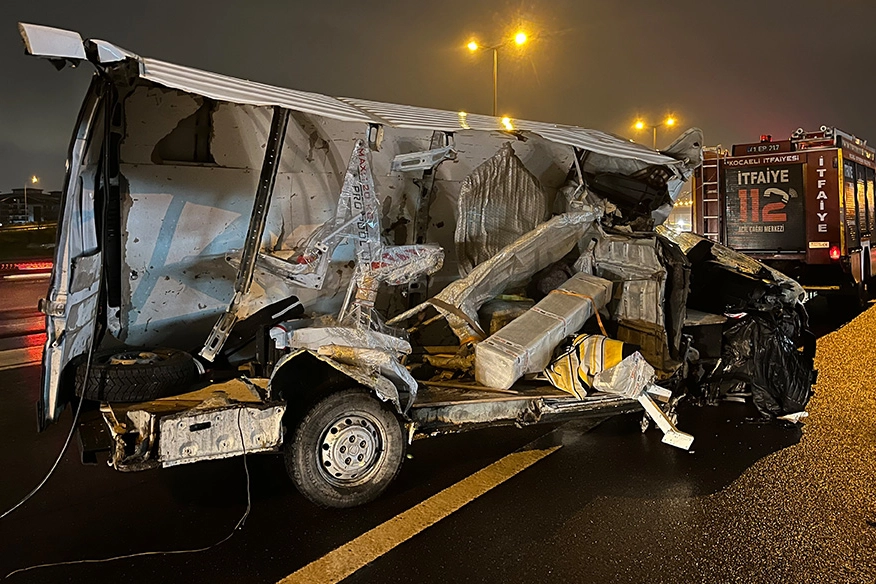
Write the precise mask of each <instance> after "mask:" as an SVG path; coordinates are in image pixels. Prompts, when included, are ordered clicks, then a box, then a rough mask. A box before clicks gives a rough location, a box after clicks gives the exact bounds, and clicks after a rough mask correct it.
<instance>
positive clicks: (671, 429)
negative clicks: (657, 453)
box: [638, 393, 694, 450]
mask: <svg viewBox="0 0 876 584" xmlns="http://www.w3.org/2000/svg"><path fill="white" fill-rule="evenodd" d="M638 401H639V403H640V404H642V407H643V408H645V412H646V413H647V414H648V416H649V417H650V418H651V419H652V420H654V423H656V424H657V427H659V428H660V430H661V431H662V432H663V443H664V444H669V445H670V446H675V447H676V448H681V449H682V450H690V447H691V446H692V445H693V441H694V437H693V436H691V435H690V434H686V433H684V432H681V431H679V430H678V428H676V427H675V424H674V423H673V422H672V420H670V419H669V417H668V416H667V415H666V413H665V412H664V411H663V410H661V409H660V406H658V405H657V404H656V403H654V400H652V399H651V398H650V397H649V396H648V394H647V393H643V394H642V395H640V396H639V397H638Z"/></svg>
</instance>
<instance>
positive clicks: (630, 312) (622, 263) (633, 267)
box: [593, 235, 666, 325]
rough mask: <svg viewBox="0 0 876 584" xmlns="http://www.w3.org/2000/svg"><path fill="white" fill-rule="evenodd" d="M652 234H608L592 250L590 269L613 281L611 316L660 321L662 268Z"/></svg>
mask: <svg viewBox="0 0 876 584" xmlns="http://www.w3.org/2000/svg"><path fill="white" fill-rule="evenodd" d="M658 246H659V243H658V242H657V239H656V238H654V237H648V238H635V237H628V236H617V235H608V236H605V237H603V238H602V239H600V240H599V242H598V243H597V244H596V247H595V248H594V250H593V258H594V259H593V262H594V273H595V274H596V275H597V276H599V277H601V278H605V279H607V280H611V281H612V282H615V283H616V284H617V287H616V292H615V297H616V298H617V301H616V303H612V306H611V310H612V316H613V317H614V319H615V320H621V319H628V320H644V321H647V322H653V323H656V324H661V325H662V324H663V323H664V310H663V303H664V296H665V291H666V270H665V269H664V267H663V264H662V263H661V261H660V257H659V255H658Z"/></svg>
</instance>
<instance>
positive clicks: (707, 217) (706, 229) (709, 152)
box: [699, 146, 724, 242]
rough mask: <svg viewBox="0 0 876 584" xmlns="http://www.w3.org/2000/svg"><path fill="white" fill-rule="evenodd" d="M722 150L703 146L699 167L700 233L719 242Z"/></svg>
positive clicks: (720, 231) (721, 237)
mask: <svg viewBox="0 0 876 584" xmlns="http://www.w3.org/2000/svg"><path fill="white" fill-rule="evenodd" d="M722 154H723V151H722V149H721V147H720V146H716V147H712V148H703V165H702V167H701V173H702V174H701V175H700V179H701V180H700V188H701V189H702V193H701V195H700V197H701V198H700V201H701V205H700V209H699V212H700V217H701V218H702V219H701V221H702V225H701V226H700V233H702V235H703V236H704V237H706V238H708V239H711V240H713V241H717V242H721V241H722V240H723V235H724V234H723V229H724V226H723V220H722V217H721V216H722V206H723V201H722V200H721V192H720V189H719V186H720V185H719V182H720V171H719V160H720V159H721V156H722Z"/></svg>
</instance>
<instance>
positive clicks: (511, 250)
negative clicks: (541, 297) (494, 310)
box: [387, 207, 600, 343]
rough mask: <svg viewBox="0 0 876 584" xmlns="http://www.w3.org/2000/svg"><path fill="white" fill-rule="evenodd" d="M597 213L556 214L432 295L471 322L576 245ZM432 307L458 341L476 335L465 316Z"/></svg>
mask: <svg viewBox="0 0 876 584" xmlns="http://www.w3.org/2000/svg"><path fill="white" fill-rule="evenodd" d="M599 216H600V215H599V212H598V211H596V210H594V209H592V208H590V207H586V208H585V209H584V210H582V211H578V212H574V213H564V214H562V215H557V216H555V217H553V218H552V219H550V220H548V221H545V222H544V223H542V224H540V225H539V226H538V227H536V228H535V229H533V230H532V231H530V232H529V233H527V234H525V235H523V236H521V237H520V238H518V239H517V240H516V241H515V242H514V243H512V244H510V245H508V246H506V247H505V248H503V249H502V251H500V252H499V253H497V254H496V255H494V256H493V257H491V258H490V259H489V260H487V261H485V262H483V263H481V264H479V265H477V266H475V268H474V269H473V270H472V271H471V272H470V273H469V274H468V275H467V276H465V277H464V278H460V279H459V280H456V281H454V282H451V283H450V284H448V285H447V286H446V287H445V288H444V289H443V290H442V291H441V292H439V293H438V294H436V295H435V298H437V299H439V300H440V301H442V302H445V303H447V304H450V305H453V306H455V307H457V308H459V309H460V310H461V311H462V312H463V313H465V314H466V315H468V317H469V318H470V319H471V320H472V321H475V322H477V318H478V316H477V312H478V309H479V308H480V307H481V305H482V304H483V303H484V302H486V301H487V300H490V299H491V298H495V297H496V296H498V295H499V294H501V293H502V292H504V291H505V290H506V289H507V288H509V287H511V286H513V285H517V284H521V283H523V282H525V281H526V280H527V279H528V278H530V277H531V276H532V275H533V274H535V273H536V272H538V271H539V270H541V269H543V268H545V267H547V266H549V265H550V264H552V263H554V262H557V261H559V260H560V259H561V258H562V257H563V256H565V255H566V254H567V253H569V252H570V251H571V250H572V249H573V248H574V247H575V246H576V245H577V243H578V240H579V239H580V238H581V236H582V235H583V234H584V233H585V231H586V230H587V229H588V227H590V225H591V224H592V223H593V222H594V221H595V220H596V219H598V218H599ZM429 306H431V305H430V304H429V303H428V301H427V302H424V303H423V304H420V305H418V306H415V307H414V308H411V309H410V310H408V311H406V312H404V313H402V314H400V315H398V316H396V317H395V318H393V319H391V320H390V321H388V322H387V324H390V325H392V324H396V323H399V322H402V321H404V320H407V319H408V318H410V317H412V316H414V315H416V314H418V313H420V312H422V311H423V310H425V309H426V308H428V307H429ZM435 308H436V309H437V310H438V311H439V312H440V313H441V314H443V315H444V316H445V317H446V319H447V323H448V324H449V325H450V327H451V328H452V329H453V332H454V333H455V334H456V336H457V337H458V338H459V339H460V342H463V343H465V342H469V341H471V340H473V339H477V338H479V337H480V335H479V333H478V331H476V330H475V329H474V328H473V327H472V326H471V325H470V324H469V323H468V322H467V321H466V319H464V318H461V317H460V316H458V315H456V314H454V313H453V312H450V311H447V310H445V309H443V308H440V307H437V306H436V307H435Z"/></svg>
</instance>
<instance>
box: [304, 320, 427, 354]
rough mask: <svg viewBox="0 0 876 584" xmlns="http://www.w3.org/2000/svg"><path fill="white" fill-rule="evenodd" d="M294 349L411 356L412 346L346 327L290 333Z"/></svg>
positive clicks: (314, 328) (399, 340)
mask: <svg viewBox="0 0 876 584" xmlns="http://www.w3.org/2000/svg"><path fill="white" fill-rule="evenodd" d="M289 334H290V339H289V342H288V346H289V347H290V348H292V349H307V350H309V351H319V348H320V347H324V346H326V345H337V346H339V347H352V348H355V349H379V350H382V351H387V352H392V353H394V354H397V355H410V353H411V344H410V343H409V342H407V341H406V340H404V339H399V338H397V337H393V336H392V335H387V334H383V333H379V332H376V331H371V330H363V329H359V328H354V327H346V326H326V327H307V328H300V329H295V330H293V331H290V333H289Z"/></svg>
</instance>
